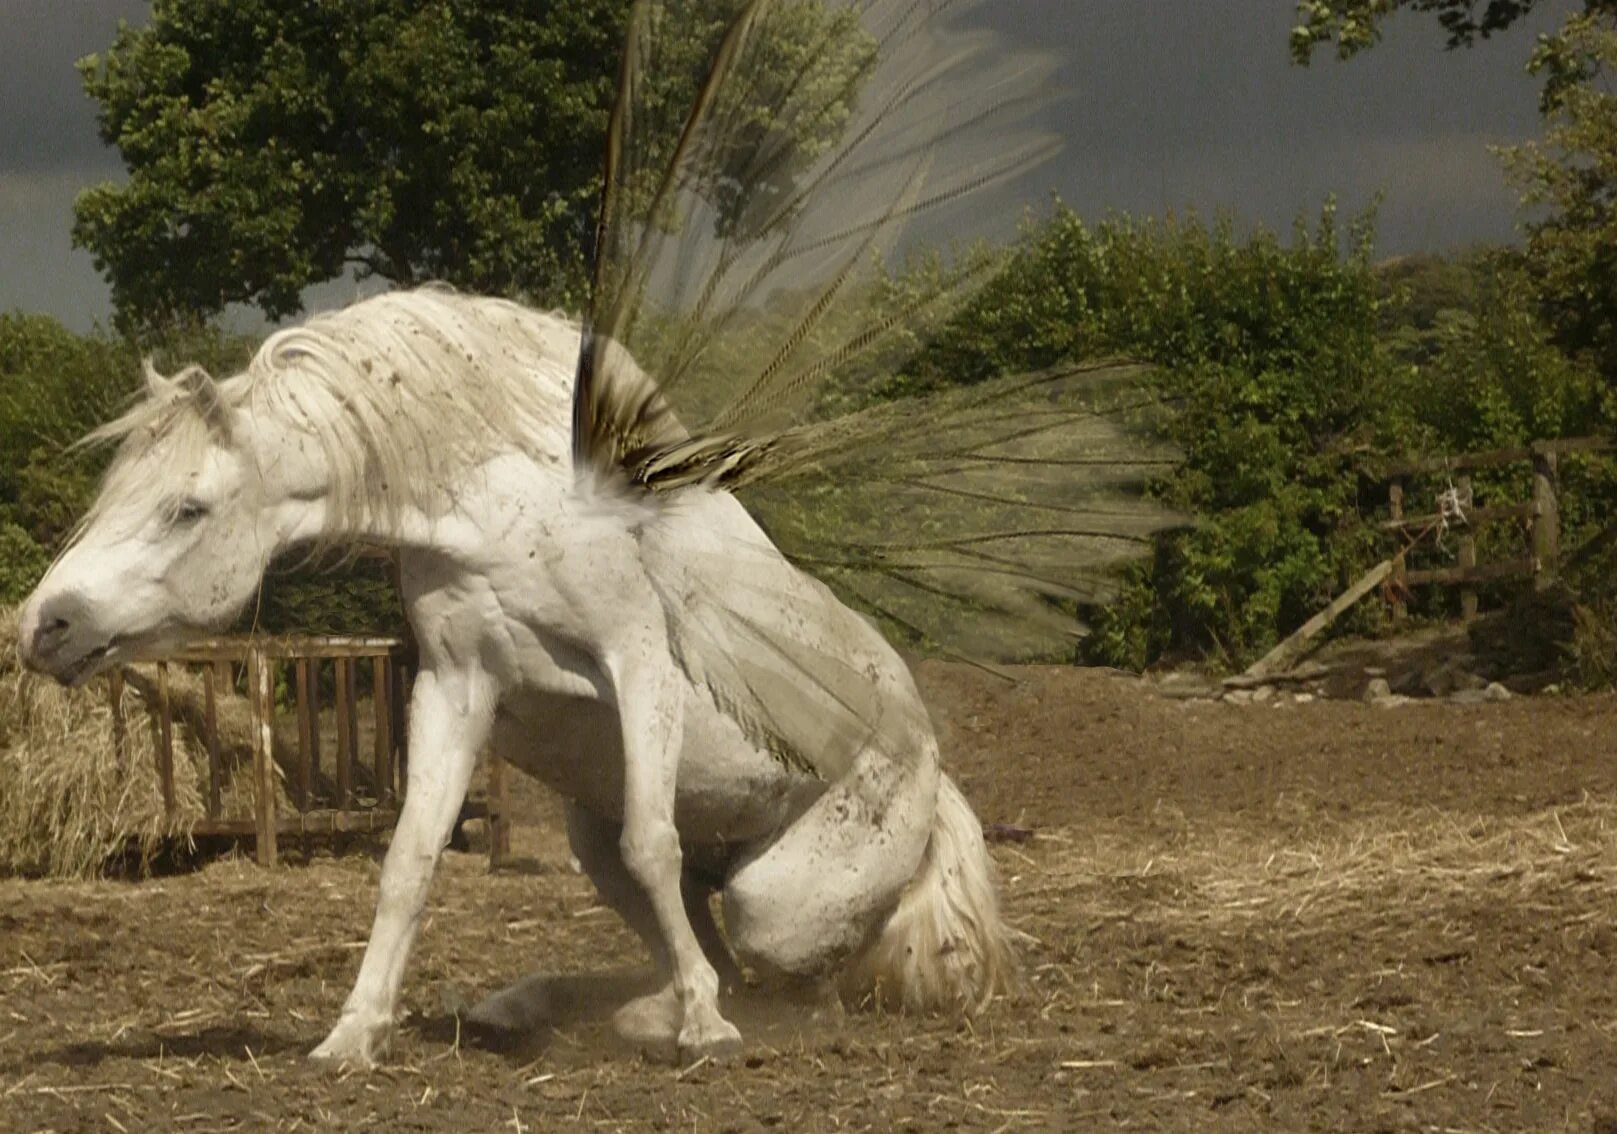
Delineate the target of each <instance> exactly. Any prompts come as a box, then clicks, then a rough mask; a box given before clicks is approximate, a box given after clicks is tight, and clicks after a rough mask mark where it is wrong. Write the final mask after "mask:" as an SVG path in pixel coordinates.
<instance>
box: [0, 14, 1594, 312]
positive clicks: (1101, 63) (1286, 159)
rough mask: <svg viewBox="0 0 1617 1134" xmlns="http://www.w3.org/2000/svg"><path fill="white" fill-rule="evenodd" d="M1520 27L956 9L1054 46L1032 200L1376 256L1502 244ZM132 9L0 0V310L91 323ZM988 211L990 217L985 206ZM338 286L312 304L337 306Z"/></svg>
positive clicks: (1526, 40)
mask: <svg viewBox="0 0 1617 1134" xmlns="http://www.w3.org/2000/svg"><path fill="white" fill-rule="evenodd" d="M1575 2H1576V0H1554V2H1553V10H1551V11H1548V12H1545V13H1541V14H1540V16H1539V17H1537V18H1536V19H1535V21H1534V22H1533V24H1532V25H1531V26H1527V27H1523V28H1518V29H1515V30H1513V31H1512V32H1511V33H1509V34H1508V35H1506V36H1503V37H1501V38H1500V39H1498V40H1496V41H1494V42H1491V43H1485V44H1482V45H1481V46H1479V47H1477V48H1475V49H1473V50H1470V51H1460V52H1445V51H1443V50H1442V38H1441V33H1440V31H1439V30H1438V29H1437V28H1436V26H1435V24H1434V23H1433V21H1432V20H1430V19H1429V18H1427V17H1423V16H1415V17H1399V18H1398V19H1395V20H1394V21H1393V22H1392V24H1391V25H1390V26H1389V29H1388V33H1389V34H1388V38H1387V40H1386V42H1385V43H1383V44H1382V45H1381V46H1380V47H1378V48H1376V49H1375V50H1374V51H1372V52H1369V53H1368V54H1366V55H1364V56H1363V57H1361V58H1359V59H1357V60H1354V61H1352V62H1351V63H1347V64H1340V63H1337V62H1336V61H1335V60H1334V59H1332V58H1329V57H1328V56H1321V58H1320V59H1319V61H1318V62H1316V63H1315V64H1314V65H1313V66H1312V67H1310V68H1306V69H1304V68H1297V67H1293V66H1292V65H1291V64H1290V62H1289V60H1288V58H1287V55H1286V32H1287V29H1288V28H1289V26H1290V24H1291V22H1292V19H1293V12H1294V9H1295V5H1294V4H1293V3H1292V0H988V2H987V3H985V4H984V5H983V7H982V9H981V13H980V15H979V16H978V17H977V19H979V20H981V21H983V22H986V23H987V24H989V25H991V26H992V27H994V28H995V29H996V30H998V31H1000V32H1001V33H1003V34H1005V35H1007V36H1009V37H1010V38H1012V39H1013V40H1015V41H1017V42H1018V43H1021V44H1025V45H1028V46H1033V47H1038V48H1042V49H1046V50H1051V51H1054V52H1057V53H1058V54H1060V55H1061V56H1062V59H1063V65H1062V67H1061V75H1062V80H1061V82H1062V84H1063V86H1064V87H1065V89H1066V90H1067V97H1066V98H1064V99H1062V100H1060V101H1056V100H1052V102H1051V106H1050V109H1049V111H1048V115H1047V117H1048V120H1049V123H1050V125H1051V126H1052V127H1054V128H1055V129H1057V130H1058V131H1059V132H1060V133H1061V134H1063V135H1064V136H1065V138H1066V141H1067V145H1066V148H1065V150H1064V152H1063V153H1062V154H1061V156H1060V157H1059V158H1058V159H1057V160H1056V161H1055V162H1053V163H1052V164H1050V165H1048V166H1046V167H1044V168H1043V169H1041V170H1040V171H1039V172H1038V175H1037V183H1036V185H1035V186H1034V187H1033V194H1034V197H1035V198H1038V197H1039V196H1041V195H1042V194H1044V193H1047V192H1051V191H1053V192H1055V193H1057V194H1059V195H1060V196H1061V197H1062V198H1063V199H1065V200H1066V201H1067V203H1068V204H1070V205H1072V206H1073V207H1075V208H1076V209H1078V210H1079V212H1080V213H1082V214H1083V215H1085V216H1086V217H1100V216H1104V215H1105V214H1107V213H1108V212H1113V211H1124V212H1129V213H1133V214H1138V215H1160V214H1162V213H1164V212H1167V211H1169V210H1174V211H1178V212H1184V211H1186V210H1187V209H1192V208H1193V209H1195V210H1196V211H1198V212H1200V213H1202V214H1203V215H1212V214H1216V213H1219V212H1227V213H1229V214H1230V215H1232V216H1233V217H1235V218H1236V219H1237V220H1239V221H1240V222H1242V223H1243V224H1252V223H1261V224H1264V225H1266V226H1268V227H1270V228H1276V229H1281V230H1284V229H1286V228H1288V227H1289V225H1290V224H1291V221H1292V220H1293V219H1294V218H1295V217H1296V216H1298V215H1299V214H1314V213H1317V211H1318V209H1319V207H1320V205H1321V203H1322V202H1323V201H1324V200H1325V199H1326V198H1327V197H1328V196H1332V195H1335V196H1336V197H1338V198H1339V200H1340V202H1341V205H1342V208H1343V210H1344V211H1346V212H1349V213H1353V212H1357V211H1359V210H1362V209H1363V208H1365V207H1366V206H1367V205H1368V204H1369V203H1370V202H1371V201H1372V200H1373V199H1374V198H1375V197H1376V196H1377V194H1384V195H1385V203H1384V205H1383V206H1382V208H1381V211H1380V223H1379V225H1378V234H1379V235H1378V242H1377V247H1378V249H1379V250H1380V251H1381V252H1383V253H1386V254H1391V253H1398V252H1408V251H1415V250H1421V249H1434V250H1438V249H1444V248H1452V247H1454V246H1456V245H1463V244H1468V243H1475V242H1480V241H1501V240H1508V239H1510V238H1511V236H1512V234H1513V231H1514V223H1515V211H1514V203H1515V195H1514V194H1513V192H1512V191H1511V190H1510V188H1509V186H1508V185H1507V184H1506V183H1505V180H1504V177H1503V175H1502V174H1501V172H1500V169H1499V164H1498V162H1497V160H1496V159H1495V158H1493V157H1492V156H1491V155H1490V154H1489V153H1488V146H1489V145H1490V144H1499V143H1511V142H1516V141H1520V140H1521V139H1524V138H1528V137H1532V136H1534V135H1535V134H1536V133H1538V130H1539V124H1538V119H1537V114H1536V102H1535V100H1536V92H1537V88H1536V85H1535V83H1534V82H1533V81H1532V80H1531V79H1529V78H1528V77H1527V76H1526V75H1525V74H1524V73H1523V64H1524V63H1525V61H1526V58H1527V55H1528V52H1529V51H1530V50H1531V46H1532V35H1533V33H1534V32H1535V31H1539V30H1545V29H1547V28H1549V27H1552V26H1553V25H1554V24H1555V23H1556V22H1558V20H1559V18H1560V17H1561V16H1562V15H1563V14H1564V13H1565V12H1566V11H1568V10H1570V9H1571V8H1572V7H1573V6H1574V4H1575ZM147 10H148V5H147V4H146V3H145V2H144V0H0V310H3V309H6V308H11V307H23V308H25V309H29V310H42V311H49V312H52V313H54V314H57V315H60V316H61V317H63V318H65V319H67V320H68V321H69V322H70V323H72V324H74V325H76V326H83V325H86V324H88V323H89V322H90V321H91V320H92V319H95V318H104V317H105V315H106V311H107V301H106V289H105V287H104V285H103V284H102V283H101V281H100V280H99V278H98V277H97V276H96V275H95V272H94V269H93V267H92V266H91V264H90V260H89V257H88V256H86V255H84V254H83V253H82V252H76V251H74V250H73V249H72V248H71V245H70V240H69V232H70V229H71V225H72V199H73V196H74V194H75V193H76V192H77V191H78V190H79V189H81V188H83V187H84V186H85V185H87V184H90V183H93V182H95V181H99V180H102V179H105V178H107V177H115V176H117V175H118V173H119V163H118V160H117V156H116V155H115V154H114V153H112V152H111V151H109V150H107V149H105V148H104V147H102V146H101V145H100V143H99V140H98V139H97V137H96V132H95V115H94V109H93V107H92V106H91V105H90V103H89V102H88V100H87V99H86V98H85V97H84V95H83V93H82V90H81V88H80V86H79V80H78V75H77V74H76V72H75V71H74V68H73V63H74V60H76V59H77V58H79V57H80V56H82V55H85V54H87V53H90V52H95V51H100V50H103V49H105V47H106V46H107V45H108V44H109V43H111V41H112V37H113V35H114V34H115V32H116V29H117V24H118V20H119V19H120V18H124V19H127V20H130V21H131V22H136V23H138V22H141V21H143V20H144V19H145V18H146V14H147ZM1007 211H1009V210H1007ZM351 290H352V285H351V284H346V285H342V284H340V285H335V286H334V287H332V288H328V289H325V291H324V292H323V293H322V294H323V295H330V294H338V293H340V294H338V298H346V293H347V292H348V291H351Z"/></svg>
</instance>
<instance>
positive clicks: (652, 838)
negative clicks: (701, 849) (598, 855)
mask: <svg viewBox="0 0 1617 1134" xmlns="http://www.w3.org/2000/svg"><path fill="white" fill-rule="evenodd" d="M618 850H619V853H621V854H622V856H623V865H624V866H625V867H626V868H627V869H628V871H629V873H630V874H631V875H633V877H634V878H635V880H636V881H638V882H639V883H640V884H641V885H642V886H644V887H646V888H647V889H648V890H649V889H651V888H652V887H653V886H657V885H665V884H672V885H677V884H678V882H679V876H680V864H681V861H682V856H681V854H680V848H679V832H678V831H677V830H676V829H675V828H674V825H673V824H672V823H669V822H666V821H663V820H657V821H654V822H651V823H644V824H639V825H636V826H630V825H629V824H624V827H623V834H622V835H621V836H619V839H618Z"/></svg>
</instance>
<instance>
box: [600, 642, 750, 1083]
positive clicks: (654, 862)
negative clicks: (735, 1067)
mask: <svg viewBox="0 0 1617 1134" xmlns="http://www.w3.org/2000/svg"><path fill="white" fill-rule="evenodd" d="M635 655H636V656H634V658H633V660H629V661H620V662H619V663H618V664H617V665H615V666H612V667H610V668H611V669H612V671H613V683H614V686H615V688H616V692H617V699H618V713H619V716H620V719H621V721H622V727H623V758H624V770H623V831H622V834H621V836H620V839H619V847H620V849H621V851H622V857H623V865H624V867H626V868H627V870H628V872H629V874H630V875H631V876H632V877H633V878H634V880H635V881H636V882H638V883H639V884H640V887H641V889H643V890H644V891H645V895H646V899H647V901H648V902H649V903H650V906H651V910H652V913H653V915H654V916H655V919H656V927H657V930H658V931H659V933H660V935H661V938H662V944H663V946H664V948H665V949H666V951H667V952H666V958H667V964H668V970H669V977H670V985H671V990H672V993H673V996H674V998H675V1000H676V1001H677V1002H678V1005H679V1009H680V1024H679V1037H678V1041H677V1042H678V1045H679V1053H680V1055H681V1056H682V1057H684V1058H685V1059H700V1058H703V1057H706V1056H712V1057H718V1056H723V1055H729V1054H731V1053H733V1052H734V1051H736V1050H737V1049H738V1048H739V1047H740V1045H741V1033H740V1032H739V1031H737V1030H736V1027H735V1025H734V1024H732V1023H730V1021H728V1020H726V1019H725V1018H724V1017H723V1015H721V1014H720V1012H719V1000H718V994H719V977H718V973H717V972H716V971H715V970H714V968H713V965H712V963H711V962H710V961H709V960H708V958H707V955H706V953H704V952H703V950H702V945H701V942H700V940H699V939H698V937H697V935H696V932H695V930H694V929H693V928H692V926H691V920H690V917H689V915H688V914H687V912H686V908H685V898H684V895H683V893H682V890H681V886H680V882H681V875H682V873H683V861H682V855H681V852H680V845H679V831H678V830H677V829H676V828H675V826H674V792H675V783H676V778H677V775H678V771H679V756H680V745H681V741H682V739H683V737H682V728H683V712H684V692H685V690H684V687H683V686H682V684H681V681H680V677H679V675H678V673H677V671H675V670H674V669H673V667H672V666H671V665H669V664H668V662H667V661H666V660H665V659H666V657H667V654H666V651H665V650H655V649H648V650H646V651H643V652H642V651H635ZM652 659H657V660H652Z"/></svg>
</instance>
